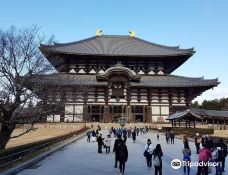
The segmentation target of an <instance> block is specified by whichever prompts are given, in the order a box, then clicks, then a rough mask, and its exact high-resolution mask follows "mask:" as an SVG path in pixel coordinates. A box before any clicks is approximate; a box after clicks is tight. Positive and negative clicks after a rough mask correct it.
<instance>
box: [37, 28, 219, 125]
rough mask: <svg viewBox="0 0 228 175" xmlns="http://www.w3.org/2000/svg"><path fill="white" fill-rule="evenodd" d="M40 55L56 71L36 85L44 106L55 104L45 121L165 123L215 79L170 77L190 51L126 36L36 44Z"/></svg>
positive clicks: (102, 36) (215, 83)
mask: <svg viewBox="0 0 228 175" xmlns="http://www.w3.org/2000/svg"><path fill="white" fill-rule="evenodd" d="M40 50H41V52H42V53H43V54H44V56H45V57H46V58H47V59H48V61H49V62H50V63H51V64H52V65H53V66H54V68H55V69H56V70H57V73H53V74H49V75H45V76H43V77H41V78H40V82H39V83H42V84H44V85H45V86H46V87H47V86H48V89H47V90H48V91H46V92H45V95H43V96H42V97H41V99H42V100H43V101H45V102H46V103H47V104H58V105H60V109H61V110H59V113H55V114H53V115H49V116H47V122H82V121H86V122H92V121H96V122H113V121H117V120H118V119H119V118H120V117H125V118H126V120H127V121H128V122H152V121H165V120H166V118H167V117H168V116H169V115H170V114H172V113H174V112H175V111H178V110H184V109H186V108H188V107H189V105H190V103H191V101H192V100H193V99H194V98H195V97H197V96H198V95H200V94H201V93H202V92H204V91H206V90H208V89H211V88H213V87H215V86H217V85H218V84H219V82H218V79H204V78H202V77H199V78H192V77H183V76H177V75H172V74H171V73H172V72H173V71H174V70H176V69H177V68H178V67H179V66H181V65H182V64H183V63H184V62H185V61H187V60H188V59H189V58H190V57H191V56H192V55H193V54H194V53H195V51H194V49H193V48H190V49H180V48H179V47H169V46H164V45H160V44H155V43H152V42H149V41H145V40H142V39H140V38H137V37H135V35H134V34H131V35H130V36H117V35H102V34H101V33H100V32H98V33H97V35H96V36H94V37H91V38H87V39H84V40H81V41H76V42H71V43H65V44H59V43H55V44H54V45H41V46H40Z"/></svg>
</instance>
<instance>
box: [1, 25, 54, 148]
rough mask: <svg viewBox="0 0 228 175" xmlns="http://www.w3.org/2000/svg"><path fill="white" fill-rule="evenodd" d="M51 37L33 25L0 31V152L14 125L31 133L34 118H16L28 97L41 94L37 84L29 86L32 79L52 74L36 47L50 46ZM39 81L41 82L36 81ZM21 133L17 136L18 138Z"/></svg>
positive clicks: (40, 87)
mask: <svg viewBox="0 0 228 175" xmlns="http://www.w3.org/2000/svg"><path fill="white" fill-rule="evenodd" d="M52 41H53V37H51V38H50V39H48V40H46V39H45V37H44V36H43V35H40V28H39V27H38V26H36V25H34V26H31V27H29V28H24V29H17V28H15V27H11V28H10V29H8V30H6V31H3V30H0V124H1V128H0V150H1V149H4V148H5V146H6V144H7V143H8V141H9V140H10V138H11V134H12V132H13V131H14V129H15V127H16V126H17V125H26V126H27V127H26V128H27V129H26V130H25V132H24V133H27V132H29V131H30V130H33V129H34V128H33V124H34V123H35V122H36V119H33V120H31V121H27V122H24V123H22V122H19V121H18V120H17V116H18V115H19V114H20V112H21V111H22V110H23V108H24V106H25V105H26V103H27V102H29V100H30V99H31V98H36V97H37V94H39V93H41V92H42V91H43V87H42V85H41V84H39V83H35V84H32V85H30V88H29V89H28V88H26V87H28V82H29V79H30V78H31V77H33V81H35V80H34V77H37V78H39V76H34V75H44V74H46V73H50V72H51V71H53V68H52V66H51V65H50V64H49V63H48V62H47V61H46V59H45V58H44V56H43V55H42V53H41V52H40V51H39V49H38V47H39V45H40V44H41V43H47V42H48V43H50V42H52ZM37 82H40V81H37ZM24 133H21V134H19V135H18V136H14V138H15V137H19V136H21V135H23V134H24Z"/></svg>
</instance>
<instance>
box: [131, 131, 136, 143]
mask: <svg viewBox="0 0 228 175" xmlns="http://www.w3.org/2000/svg"><path fill="white" fill-rule="evenodd" d="M132 139H133V143H135V140H136V130H134V131H133V132H132Z"/></svg>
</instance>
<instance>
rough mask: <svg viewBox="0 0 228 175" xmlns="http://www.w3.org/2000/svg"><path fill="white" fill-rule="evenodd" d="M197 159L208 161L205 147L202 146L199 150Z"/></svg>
mask: <svg viewBox="0 0 228 175" xmlns="http://www.w3.org/2000/svg"><path fill="white" fill-rule="evenodd" d="M199 160H200V161H204V162H206V161H208V155H207V149H206V148H202V149H201V150H200V152H199Z"/></svg>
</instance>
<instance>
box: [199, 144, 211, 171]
mask: <svg viewBox="0 0 228 175" xmlns="http://www.w3.org/2000/svg"><path fill="white" fill-rule="evenodd" d="M202 146H203V148H201V149H200V150H199V166H198V171H197V175H201V173H203V174H204V175H208V161H209V160H211V158H212V154H211V150H210V149H208V146H207V144H203V145H202ZM200 164H201V165H200Z"/></svg>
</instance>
